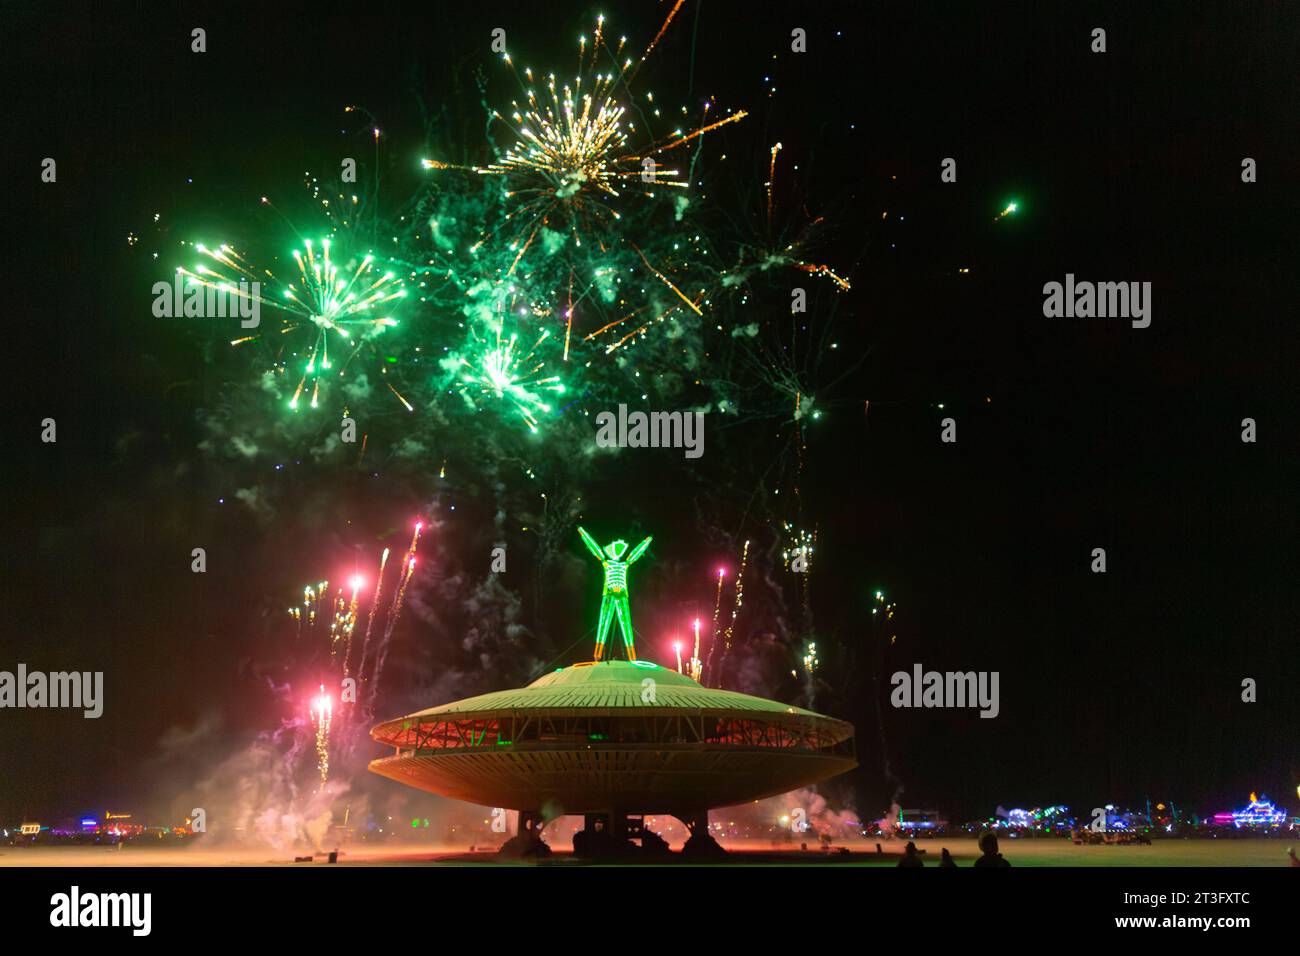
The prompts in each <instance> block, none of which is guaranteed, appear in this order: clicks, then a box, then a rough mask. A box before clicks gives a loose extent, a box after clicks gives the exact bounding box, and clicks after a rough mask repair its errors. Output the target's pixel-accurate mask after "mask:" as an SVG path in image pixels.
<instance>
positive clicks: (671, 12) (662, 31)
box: [629, 0, 686, 79]
mask: <svg viewBox="0 0 1300 956" xmlns="http://www.w3.org/2000/svg"><path fill="white" fill-rule="evenodd" d="M685 2H686V0H677V3H675V4H674V5H673V8H672V9H671V10H669V11H668V17H667V19H665V20H664V23H663V26H661V27H660V28H659V32H658V33H656V34H655V38H654V39H653V40H651V41H650V45H649V46H648V47H646V48H645V52H644V53H642V54H641V60H640V62H639V63H637V65H636V67H635V68H634V69H633V70H632V73H631V74H629V79H630V78H631V76H634V75H635V74H636V71H637V70H639V69H641V64H642V63H644V62H645V61H646V58H647V57H649V56H650V53H651V51H652V50H654V48H655V47H656V46H657V45H658V43H659V41H660V40H662V39H663V36H664V34H665V33H667V32H668V24H670V23H672V22H673V17H675V16H677V11H678V10H680V9H681V8H682V4H683V3H685Z"/></svg>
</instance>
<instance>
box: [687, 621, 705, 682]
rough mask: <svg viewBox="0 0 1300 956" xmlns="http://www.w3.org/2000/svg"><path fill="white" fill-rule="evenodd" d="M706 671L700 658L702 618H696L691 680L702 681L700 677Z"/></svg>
mask: <svg viewBox="0 0 1300 956" xmlns="http://www.w3.org/2000/svg"><path fill="white" fill-rule="evenodd" d="M703 672H704V664H703V662H702V661H701V660H700V619H699V618H698V617H697V618H696V619H695V650H694V652H693V653H692V654H691V663H690V675H691V680H693V681H695V682H696V683H697V684H698V683H700V677H701V675H702V674H703Z"/></svg>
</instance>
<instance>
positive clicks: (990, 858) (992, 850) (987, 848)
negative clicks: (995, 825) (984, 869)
mask: <svg viewBox="0 0 1300 956" xmlns="http://www.w3.org/2000/svg"><path fill="white" fill-rule="evenodd" d="M980 850H982V851H983V854H984V855H983V856H981V857H980V858H979V859H978V860H976V861H975V862H974V863H973V864H971V865H972V866H1010V865H1011V863H1010V862H1009V861H1008V860H1007V858H1006V857H1004V856H1003V855H1002V854H1001V853H999V852H998V835H997V834H996V833H994V832H993V831H992V830H990V831H988V832H987V833H985V834H984V835H983V836H981V837H980Z"/></svg>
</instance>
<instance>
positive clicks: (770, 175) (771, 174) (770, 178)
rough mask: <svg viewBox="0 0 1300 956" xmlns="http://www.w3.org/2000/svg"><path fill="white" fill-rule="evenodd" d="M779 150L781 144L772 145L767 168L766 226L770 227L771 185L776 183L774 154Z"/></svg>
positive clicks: (769, 228)
mask: <svg viewBox="0 0 1300 956" xmlns="http://www.w3.org/2000/svg"><path fill="white" fill-rule="evenodd" d="M779 152H781V144H780V143H777V144H776V145H775V146H773V147H772V162H771V164H770V165H769V166H768V168H767V228H768V230H771V228H772V187H773V186H774V185H776V154H777V153H779Z"/></svg>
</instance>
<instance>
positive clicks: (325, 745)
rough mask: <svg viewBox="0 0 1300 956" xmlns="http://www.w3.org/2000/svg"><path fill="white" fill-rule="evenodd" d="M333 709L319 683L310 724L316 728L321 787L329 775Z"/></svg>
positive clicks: (322, 685) (323, 686)
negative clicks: (318, 693)
mask: <svg viewBox="0 0 1300 956" xmlns="http://www.w3.org/2000/svg"><path fill="white" fill-rule="evenodd" d="M333 711H334V705H333V702H332V701H331V700H330V697H329V695H328V694H326V693H325V685H324V684H321V685H320V696H319V697H317V698H316V699H315V700H314V701H312V705H311V719H312V724H313V725H314V726H315V728H316V769H317V771H318V772H319V773H320V786H321V787H323V786H325V782H326V781H327V780H328V779H329V775H330V723H331V717H332V716H333Z"/></svg>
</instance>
